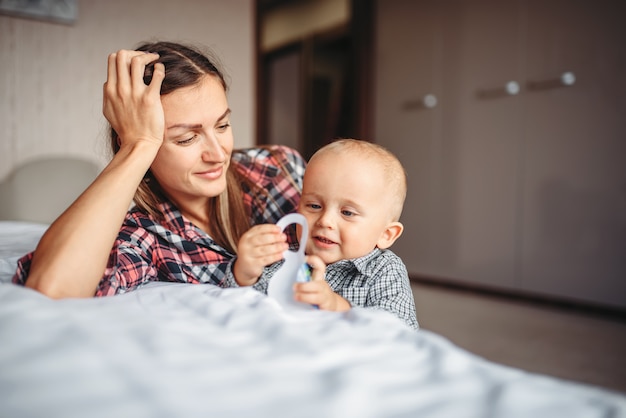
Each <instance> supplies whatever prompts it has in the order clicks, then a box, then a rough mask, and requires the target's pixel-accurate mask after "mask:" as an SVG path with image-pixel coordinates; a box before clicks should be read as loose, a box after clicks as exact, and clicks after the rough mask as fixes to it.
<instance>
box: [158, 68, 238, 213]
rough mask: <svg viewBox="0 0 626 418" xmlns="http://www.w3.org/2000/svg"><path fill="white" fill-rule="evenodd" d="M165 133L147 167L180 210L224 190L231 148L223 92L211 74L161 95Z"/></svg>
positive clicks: (231, 135)
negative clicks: (193, 83) (151, 161)
mask: <svg viewBox="0 0 626 418" xmlns="http://www.w3.org/2000/svg"><path fill="white" fill-rule="evenodd" d="M161 102H162V103H163V111H164V114H165V135H164V140H163V145H162V146H161V148H160V150H159V152H158V154H157V156H156V158H155V160H154V162H153V163H152V166H151V170H152V174H153V175H154V177H155V178H156V180H157V181H158V182H159V184H160V185H161V187H162V189H163V191H164V192H165V193H166V194H167V196H168V197H169V198H170V199H171V200H172V201H173V202H174V203H175V204H176V205H177V206H178V207H179V208H180V209H181V210H183V211H185V209H189V208H192V207H197V206H198V205H204V204H206V201H207V199H208V198H211V197H215V196H217V195H219V194H220V193H222V191H224V189H225V188H226V171H227V170H228V166H229V163H230V156H231V153H232V150H233V134H232V129H231V126H230V109H229V108H228V101H227V99H226V92H225V91H224V88H223V87H222V84H221V82H220V81H219V80H218V79H217V78H215V77H214V76H206V77H204V78H203V79H202V80H201V81H200V83H199V84H198V85H194V86H189V87H184V88H181V89H178V90H175V91H173V92H172V93H169V94H167V95H164V96H162V97H161Z"/></svg>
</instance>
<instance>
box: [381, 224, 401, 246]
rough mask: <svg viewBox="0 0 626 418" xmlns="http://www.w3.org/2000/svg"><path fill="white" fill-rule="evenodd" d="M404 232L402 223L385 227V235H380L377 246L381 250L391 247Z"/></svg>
mask: <svg viewBox="0 0 626 418" xmlns="http://www.w3.org/2000/svg"><path fill="white" fill-rule="evenodd" d="M402 231H404V225H402V224H401V223H400V222H391V223H390V224H388V225H387V226H386V227H385V230H384V231H383V233H382V234H380V238H378V242H377V243H376V246H377V247H378V248H380V249H381V250H384V249H386V248H389V247H391V246H392V245H393V243H394V242H396V240H397V239H398V238H399V237H400V235H402Z"/></svg>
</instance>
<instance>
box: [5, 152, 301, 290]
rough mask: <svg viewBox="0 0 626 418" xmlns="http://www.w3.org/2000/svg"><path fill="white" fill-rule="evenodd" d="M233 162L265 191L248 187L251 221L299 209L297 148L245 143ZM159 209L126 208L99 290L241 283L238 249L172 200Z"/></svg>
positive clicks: (20, 278) (26, 265)
mask: <svg viewBox="0 0 626 418" xmlns="http://www.w3.org/2000/svg"><path fill="white" fill-rule="evenodd" d="M231 164H232V166H233V167H232V168H235V169H237V170H239V171H240V172H241V173H243V174H244V175H245V176H247V177H248V178H249V179H250V180H252V182H254V183H255V184H257V185H259V186H260V187H261V188H262V189H264V190H265V192H266V193H267V198H265V199H261V201H262V204H258V205H257V204H254V201H255V200H254V199H253V197H252V196H251V195H250V193H249V191H248V193H244V195H243V201H244V204H245V205H246V207H247V208H248V210H249V213H250V223H251V225H255V224H260V223H276V222H277V221H278V220H279V219H280V218H281V217H282V216H284V215H285V214H287V213H291V212H294V211H295V210H296V208H297V206H298V202H299V200H300V191H301V189H302V176H303V175H304V169H305V166H306V163H305V161H304V160H303V159H302V157H301V156H300V155H299V154H298V153H297V152H296V151H294V150H292V149H290V148H287V147H282V146H275V147H273V148H272V152H271V153H270V152H269V151H268V150H267V149H264V148H251V149H245V150H241V151H240V152H234V153H233V155H232V162H231ZM294 183H295V184H294ZM264 196H265V195H264ZM257 201H259V199H257ZM161 210H162V211H163V213H164V215H165V219H164V220H163V221H161V222H159V221H157V220H156V219H154V218H153V217H151V216H149V215H147V214H145V213H143V212H141V211H140V210H138V209H136V208H134V209H131V210H130V211H129V212H128V213H127V215H126V218H125V220H124V223H123V224H122V227H121V229H120V232H119V234H118V237H117V239H116V241H115V244H114V246H113V248H112V250H111V253H110V255H109V260H108V263H107V267H106V270H105V272H104V275H103V278H102V280H101V281H100V283H99V285H98V288H97V290H96V294H95V295H96V296H108V295H114V294H117V293H125V292H128V291H131V290H134V289H136V288H138V287H139V286H141V285H143V284H145V283H148V282H151V281H167V282H182V283H211V284H215V285H217V286H221V287H232V286H237V284H236V282H235V281H234V280H233V279H232V274H231V268H232V263H233V261H234V258H235V255H234V254H231V253H230V252H229V251H227V250H226V249H224V248H222V247H221V246H219V245H217V244H216V243H215V242H214V241H213V239H211V237H209V236H208V235H207V234H206V233H205V232H203V231H202V230H200V229H198V228H197V227H195V226H194V225H193V224H192V223H190V222H189V221H188V220H186V219H185V218H183V216H182V215H181V213H180V211H179V210H178V209H177V208H176V207H175V206H174V205H173V204H172V203H170V202H165V203H162V204H161ZM32 256H33V253H29V254H27V255H25V256H24V257H22V258H21V259H20V260H19V261H18V269H17V272H16V274H15V276H14V277H13V282H14V283H18V284H24V283H25V281H26V278H27V277H28V272H29V270H30V263H31V261H32ZM77 256H80V255H78V254H77ZM68 274H72V272H70V271H68ZM266 281H267V278H266V277H262V278H261V279H260V280H259V282H258V283H257V284H256V285H255V287H256V288H259V289H260V290H262V291H263V290H264V289H266V288H267V283H266Z"/></svg>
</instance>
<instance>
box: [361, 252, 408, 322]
mask: <svg viewBox="0 0 626 418" xmlns="http://www.w3.org/2000/svg"><path fill="white" fill-rule="evenodd" d="M381 257H383V259H382V260H381V261H382V262H380V263H379V264H378V268H377V269H376V270H375V271H374V272H373V274H372V284H371V287H370V288H369V291H368V295H367V298H366V302H365V307H370V308H376V309H382V310H385V311H388V312H391V313H392V314H394V315H396V316H397V317H399V318H400V319H402V320H403V321H404V322H405V323H406V324H407V325H409V326H410V327H411V328H413V329H418V328H419V324H418V322H417V314H416V311H415V301H414V299H413V291H412V290H411V284H410V281H409V275H408V272H407V270H406V267H405V265H404V263H403V262H402V261H401V260H400V258H399V257H398V256H396V255H394V254H392V253H390V252H385V253H384V254H383V255H382V256H381Z"/></svg>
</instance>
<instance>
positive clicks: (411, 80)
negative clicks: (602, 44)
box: [376, 0, 523, 287]
mask: <svg viewBox="0 0 626 418" xmlns="http://www.w3.org/2000/svg"><path fill="white" fill-rule="evenodd" d="M377 24H378V26H377V33H378V41H379V42H378V46H377V81H378V84H377V89H376V91H377V100H376V102H377V111H376V115H377V117H376V140H377V141H378V142H380V143H382V144H383V145H387V146H389V147H390V148H391V149H392V150H393V151H394V152H396V153H397V154H398V155H399V156H400V158H401V159H402V161H403V163H404V165H405V167H406V168H407V171H408V175H409V195H408V198H407V203H406V208H405V212H404V215H403V222H404V223H405V226H406V231H405V236H403V237H402V238H401V240H400V241H399V242H398V243H397V244H396V245H395V246H394V248H393V249H394V250H395V251H397V252H398V253H399V254H400V255H401V257H402V258H403V259H404V260H405V262H406V264H407V266H408V269H409V272H410V273H412V274H416V275H422V276H430V277H435V278H436V277H441V278H446V279H453V280H460V281H461V280H462V281H464V282H468V283H477V284H488V285H495V286H498V287H511V286H513V285H514V284H515V280H516V279H515V268H516V266H515V251H516V240H515V228H516V210H517V205H518V204H519V202H518V195H519V193H518V187H519V183H518V180H517V179H518V177H517V174H518V170H519V158H518V152H519V146H520V140H521V135H522V121H523V119H522V115H523V114H522V112H521V109H522V107H523V105H522V101H521V100H520V98H519V97H518V96H517V95H516V94H515V93H517V90H516V89H515V87H516V85H515V84H512V83H511V82H512V81H517V80H519V78H520V71H521V69H520V67H521V65H520V61H521V60H522V59H523V57H522V56H521V55H520V49H519V46H520V44H521V43H523V40H522V35H523V33H522V32H520V24H519V6H518V2H517V1H512V0H508V1H503V0H480V1H472V2H467V1H452V0H448V1H441V0H432V1H410V2H407V1H380V2H379V3H378V22H377ZM428 94H433V95H434V96H435V97H436V99H437V103H436V105H435V107H433V108H429V107H428V106H429V104H428V103H429V102H428V101H426V102H424V100H423V99H424V97H425V96H426V95H428ZM431 99H432V98H431ZM420 101H421V102H420ZM432 103H433V102H430V105H432Z"/></svg>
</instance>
